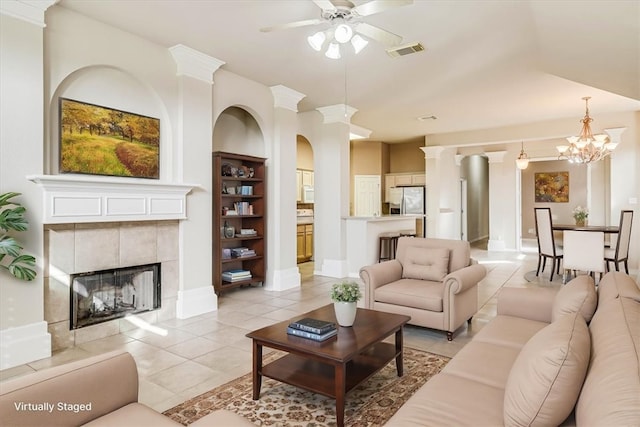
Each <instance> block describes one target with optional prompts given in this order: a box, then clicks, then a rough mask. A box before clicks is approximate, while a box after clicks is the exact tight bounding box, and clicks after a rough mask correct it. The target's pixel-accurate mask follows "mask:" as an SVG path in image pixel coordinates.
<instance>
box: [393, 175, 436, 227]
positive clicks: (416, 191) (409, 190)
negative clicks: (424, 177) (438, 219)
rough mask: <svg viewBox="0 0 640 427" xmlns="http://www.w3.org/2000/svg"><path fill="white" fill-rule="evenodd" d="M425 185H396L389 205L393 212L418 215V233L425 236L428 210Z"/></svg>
mask: <svg viewBox="0 0 640 427" xmlns="http://www.w3.org/2000/svg"><path fill="white" fill-rule="evenodd" d="M425 193H426V192H425V187H424V186H411V187H395V188H393V189H392V193H391V200H392V203H391V205H390V206H389V207H390V211H391V212H392V213H399V214H400V215H415V216H417V217H418V218H417V220H418V222H419V223H418V224H417V227H416V228H417V230H416V231H417V235H418V236H419V237H424V236H425V235H426V229H425V216H426V212H427V209H426V208H427V207H426V194H425Z"/></svg>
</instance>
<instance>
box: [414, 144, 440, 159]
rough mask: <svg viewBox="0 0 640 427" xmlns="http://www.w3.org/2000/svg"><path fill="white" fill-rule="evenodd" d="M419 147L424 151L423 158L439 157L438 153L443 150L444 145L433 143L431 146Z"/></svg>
mask: <svg viewBox="0 0 640 427" xmlns="http://www.w3.org/2000/svg"><path fill="white" fill-rule="evenodd" d="M420 149H421V150H422V151H423V152H424V158H425V159H439V158H440V155H441V154H442V152H443V151H444V150H445V147H443V146H441V145H434V146H431V147H420Z"/></svg>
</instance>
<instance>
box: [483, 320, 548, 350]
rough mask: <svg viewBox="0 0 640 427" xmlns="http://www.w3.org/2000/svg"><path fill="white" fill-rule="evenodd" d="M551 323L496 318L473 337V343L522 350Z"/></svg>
mask: <svg viewBox="0 0 640 427" xmlns="http://www.w3.org/2000/svg"><path fill="white" fill-rule="evenodd" d="M548 325H549V323H545V322H538V321H537V320H529V319H523V318H521V317H515V316H503V315H498V316H496V317H495V318H494V319H493V320H492V321H491V322H489V323H488V324H487V325H485V326H484V327H483V328H482V329H480V331H479V332H478V333H477V334H476V335H475V336H474V337H473V341H478V342H486V343H490V344H497V345H501V346H505V347H511V348H516V349H518V350H520V349H522V347H524V345H525V344H526V343H527V341H529V339H531V337H533V336H534V335H535V334H537V333H538V331H540V330H541V329H542V328H544V327H546V326H548Z"/></svg>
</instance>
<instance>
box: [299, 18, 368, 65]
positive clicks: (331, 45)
mask: <svg viewBox="0 0 640 427" xmlns="http://www.w3.org/2000/svg"><path fill="white" fill-rule="evenodd" d="M327 41H328V44H327V50H326V51H325V53H324V55H325V56H326V57H327V58H331V59H340V57H341V55H340V45H343V44H346V43H349V42H351V46H353V50H354V52H355V53H356V55H357V54H358V53H360V51H361V50H362V49H364V48H365V46H366V45H367V44H369V42H368V41H367V40H366V39H364V38H363V37H361V36H360V35H359V34H354V31H353V28H351V26H350V25H349V24H347V23H345V22H343V23H341V24H338V25H336V26H334V27H332V28H329V29H328V30H325V31H318V32H317V33H315V34H314V35H312V36H309V37H307V42H308V43H309V46H311V48H313V49H314V50H315V51H317V52H320V51H321V50H322V48H323V46H324V45H325V42H327Z"/></svg>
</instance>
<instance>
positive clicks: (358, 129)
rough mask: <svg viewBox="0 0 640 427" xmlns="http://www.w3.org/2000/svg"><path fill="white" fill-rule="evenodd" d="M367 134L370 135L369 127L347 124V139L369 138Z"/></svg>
mask: <svg viewBox="0 0 640 427" xmlns="http://www.w3.org/2000/svg"><path fill="white" fill-rule="evenodd" d="M369 136H371V130H370V129H367V128H363V127H362V126H358V125H354V124H353V123H352V124H350V125H349V139H362V138H369Z"/></svg>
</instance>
